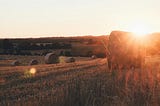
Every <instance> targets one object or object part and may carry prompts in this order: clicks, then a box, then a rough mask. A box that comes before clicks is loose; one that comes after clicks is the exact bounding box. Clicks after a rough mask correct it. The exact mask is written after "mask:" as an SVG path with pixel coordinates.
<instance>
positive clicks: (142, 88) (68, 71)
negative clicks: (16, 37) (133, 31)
mask: <svg viewBox="0 0 160 106" xmlns="http://www.w3.org/2000/svg"><path fill="white" fill-rule="evenodd" d="M106 61H107V60H106V59H96V60H92V61H83V62H82V61H79V62H76V63H68V64H55V65H35V66H18V67H2V68H0V105H9V106H13V105H15V106H21V105H23V106H159V105H160V102H159V101H160V94H159V90H160V86H159V84H160V83H159V82H160V69H159V68H160V67H159V62H158V61H159V57H154V58H153V57H148V58H147V59H146V66H145V67H144V69H143V70H140V69H135V70H113V71H112V72H108V71H107V70H108V69H107V67H106V66H107V63H106ZM31 68H35V69H36V72H35V73H31V71H30V69H31Z"/></svg>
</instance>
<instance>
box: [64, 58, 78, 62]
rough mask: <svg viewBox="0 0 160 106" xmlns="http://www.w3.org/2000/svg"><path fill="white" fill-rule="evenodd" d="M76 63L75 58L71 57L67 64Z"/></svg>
mask: <svg viewBox="0 0 160 106" xmlns="http://www.w3.org/2000/svg"><path fill="white" fill-rule="evenodd" d="M75 61H76V59H75V58H73V57H69V58H67V59H66V63H72V62H75Z"/></svg>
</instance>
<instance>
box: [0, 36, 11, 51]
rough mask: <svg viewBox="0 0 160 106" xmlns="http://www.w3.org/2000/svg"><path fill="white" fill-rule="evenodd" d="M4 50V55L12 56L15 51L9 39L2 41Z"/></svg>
mask: <svg viewBox="0 0 160 106" xmlns="http://www.w3.org/2000/svg"><path fill="white" fill-rule="evenodd" d="M1 46H2V49H3V53H4V54H11V53H12V51H13V44H12V43H11V42H10V41H9V39H4V40H3V41H2V45H1Z"/></svg>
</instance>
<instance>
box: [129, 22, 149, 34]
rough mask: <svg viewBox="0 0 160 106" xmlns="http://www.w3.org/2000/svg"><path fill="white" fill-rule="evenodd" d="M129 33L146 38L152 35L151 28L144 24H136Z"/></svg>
mask: <svg viewBox="0 0 160 106" xmlns="http://www.w3.org/2000/svg"><path fill="white" fill-rule="evenodd" d="M129 31H131V32H133V33H134V34H135V36H137V37H144V36H146V35H147V34H149V33H151V31H150V29H149V27H148V26H147V25H145V24H143V23H136V24H134V25H133V26H132V27H130V29H129Z"/></svg>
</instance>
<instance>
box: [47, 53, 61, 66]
mask: <svg viewBox="0 0 160 106" xmlns="http://www.w3.org/2000/svg"><path fill="white" fill-rule="evenodd" d="M45 63H46V64H55V63H58V55H56V54H55V53H48V54H47V55H46V56H45Z"/></svg>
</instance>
